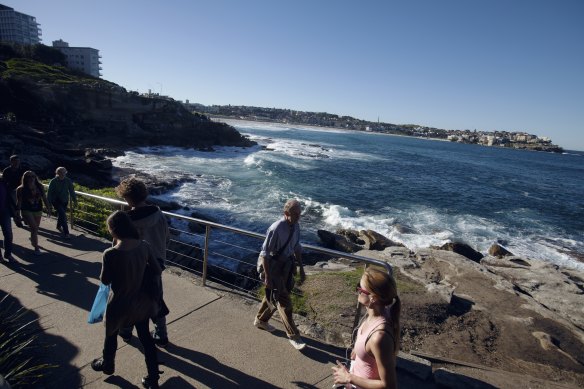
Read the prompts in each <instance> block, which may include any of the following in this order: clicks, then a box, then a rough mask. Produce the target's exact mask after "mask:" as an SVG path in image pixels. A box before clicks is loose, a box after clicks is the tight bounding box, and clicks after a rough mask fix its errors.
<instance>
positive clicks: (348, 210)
mask: <svg viewBox="0 0 584 389" xmlns="http://www.w3.org/2000/svg"><path fill="white" fill-rule="evenodd" d="M229 123H230V124H232V125H234V126H235V127H236V128H237V129H238V130H239V131H240V132H242V133H243V134H245V135H247V136H249V137H250V138H251V139H253V140H255V141H257V142H258V143H259V145H260V146H258V147H254V148H250V149H240V148H221V149H219V150H218V151H216V152H212V153H209V152H201V151H194V150H187V149H180V148H171V147H162V148H142V149H139V150H135V151H133V152H128V153H127V154H126V155H125V156H123V157H119V158H117V159H116V160H115V161H114V164H115V165H117V166H124V167H134V168H136V169H138V170H142V171H145V172H148V173H151V174H154V175H157V176H161V177H171V176H174V175H176V176H181V175H183V174H185V173H186V174H188V175H189V176H192V177H194V178H195V179H196V182H194V183H193V182H187V183H185V184H183V185H182V186H181V187H180V188H179V189H177V190H176V191H174V192H171V193H168V194H166V195H164V196H163V197H165V198H167V199H172V200H175V201H179V202H180V203H182V204H184V205H187V206H190V207H192V208H194V209H196V210H197V211H199V212H201V213H203V214H207V215H209V216H211V217H213V218H214V219H215V220H217V221H218V222H220V223H224V224H229V225H234V226H237V227H241V228H245V229H249V230H253V231H257V232H261V233H263V232H264V231H265V230H266V228H267V227H268V226H269V224H270V223H271V222H272V221H273V220H275V218H276V217H278V216H279V215H280V214H281V208H282V205H283V203H284V201H285V199H286V198H289V197H296V198H298V199H299V200H300V201H301V202H302V204H303V206H304V211H303V214H302V220H301V221H302V224H303V234H302V240H303V241H304V242H307V243H311V244H316V243H317V242H318V237H317V236H316V230H318V229H327V230H331V231H334V230H336V229H337V228H340V227H343V228H355V229H373V230H376V231H378V232H380V233H381V234H384V235H386V236H388V237H390V238H391V239H393V240H397V241H400V242H402V243H404V244H405V245H406V246H408V247H409V248H411V249H413V250H415V249H417V248H421V247H428V246H430V245H439V244H442V243H444V242H447V241H451V240H462V241H464V242H466V243H469V244H470V245H472V246H473V247H475V249H478V250H479V251H481V252H483V253H486V252H487V250H488V248H489V247H490V245H491V244H492V243H493V242H495V241H499V242H503V244H504V245H505V246H506V247H507V248H508V249H509V250H510V251H511V252H513V253H514V254H516V255H521V256H524V257H528V258H532V259H541V260H545V261H549V262H552V263H556V264H559V265H562V266H567V267H572V268H578V269H580V270H584V262H582V258H584V234H583V232H584V195H583V193H584V154H583V153H567V154H552V153H539V152H529V151H519V150H510V149H503V148H495V147H483V146H478V145H465V144H458V143H451V142H440V141H431V140H424V139H415V138H407V137H397V136H389V135H381V134H373V133H363V132H353V131H343V130H323V129H315V128H307V127H299V126H293V125H279V124H268V123H257V122H243V121H231V122H229ZM398 225H401V226H406V227H409V228H410V229H412V230H413V231H414V233H403V229H401V228H399V226H398ZM400 231H402V232H400Z"/></svg>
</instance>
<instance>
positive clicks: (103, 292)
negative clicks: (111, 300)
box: [87, 283, 110, 324]
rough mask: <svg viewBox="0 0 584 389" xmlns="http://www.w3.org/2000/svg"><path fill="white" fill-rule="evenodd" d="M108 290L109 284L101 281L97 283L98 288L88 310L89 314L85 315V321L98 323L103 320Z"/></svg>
mask: <svg viewBox="0 0 584 389" xmlns="http://www.w3.org/2000/svg"><path fill="white" fill-rule="evenodd" d="M109 292H110V286H109V285H104V284H102V283H100V284H99V289H98V290H97V294H96V295H95V300H93V306H92V307H91V311H89V316H88V317H87V322H88V323H89V324H94V323H99V322H100V321H102V320H103V315H104V314H105V308H106V306H107V297H108V295H109Z"/></svg>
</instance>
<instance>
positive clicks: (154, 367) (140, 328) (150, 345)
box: [103, 318, 159, 380]
mask: <svg viewBox="0 0 584 389" xmlns="http://www.w3.org/2000/svg"><path fill="white" fill-rule="evenodd" d="M106 320H107V318H106ZM148 321H149V320H148V319H146V320H142V321H141V322H139V323H136V332H138V339H140V343H142V347H144V357H145V359H146V369H147V370H148V377H150V378H151V379H153V380H158V377H159V374H158V354H157V351H156V345H155V344H154V339H152V335H150V331H149V330H148ZM117 348H118V331H116V332H115V333H113V334H112V335H111V336H107V334H106V337H105V340H104V342H103V359H104V361H105V362H107V363H110V362H111V363H114V361H115V359H116V350H117Z"/></svg>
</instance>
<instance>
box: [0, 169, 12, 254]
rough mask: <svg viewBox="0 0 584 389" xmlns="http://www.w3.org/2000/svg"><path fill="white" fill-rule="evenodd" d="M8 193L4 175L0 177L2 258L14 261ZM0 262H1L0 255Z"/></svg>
mask: <svg viewBox="0 0 584 389" xmlns="http://www.w3.org/2000/svg"><path fill="white" fill-rule="evenodd" d="M11 201H12V200H11V199H10V193H9V189H8V185H6V182H4V176H2V178H1V179H0V227H1V228H2V236H3V241H4V259H6V260H7V261H8V262H15V260H14V258H13V257H12V221H11V220H10V215H11V211H10V202H11ZM0 262H3V259H2V256H0Z"/></svg>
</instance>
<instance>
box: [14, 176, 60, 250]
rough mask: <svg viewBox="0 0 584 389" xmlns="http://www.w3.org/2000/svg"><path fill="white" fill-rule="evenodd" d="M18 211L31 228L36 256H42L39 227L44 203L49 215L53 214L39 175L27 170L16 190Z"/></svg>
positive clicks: (31, 237) (31, 240)
mask: <svg viewBox="0 0 584 389" xmlns="http://www.w3.org/2000/svg"><path fill="white" fill-rule="evenodd" d="M16 199H17V201H16V209H17V210H20V212H21V214H22V218H23V219H24V221H25V222H26V224H28V227H29V228H30V243H32V247H34V253H35V255H41V254H42V252H41V249H40V247H39V237H38V233H39V226H40V225H41V216H42V214H43V203H44V204H45V206H46V207H47V213H48V214H51V212H52V209H51V204H50V203H49V202H48V201H47V196H45V188H44V187H43V184H41V182H40V181H39V180H38V178H37V175H36V174H35V173H34V172H33V171H31V170H27V171H26V172H24V174H23V175H22V182H21V184H20V186H19V187H18V188H17V189H16Z"/></svg>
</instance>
